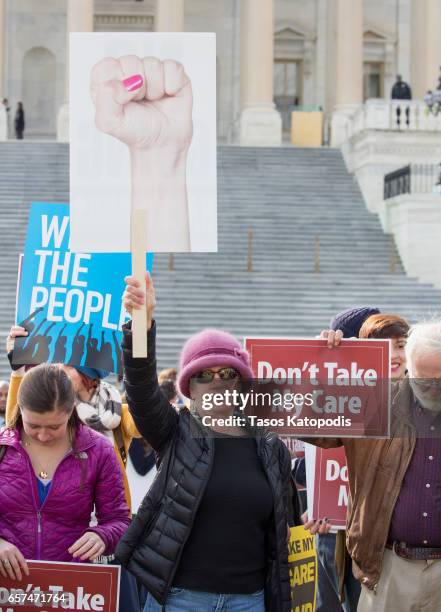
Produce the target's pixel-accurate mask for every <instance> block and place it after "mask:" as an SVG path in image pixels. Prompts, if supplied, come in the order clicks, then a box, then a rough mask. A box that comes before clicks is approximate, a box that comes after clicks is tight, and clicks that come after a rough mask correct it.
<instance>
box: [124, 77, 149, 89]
mask: <svg viewBox="0 0 441 612" xmlns="http://www.w3.org/2000/svg"><path fill="white" fill-rule="evenodd" d="M143 83H144V79H143V78H142V76H141V75H140V74H134V75H133V76H131V77H128V78H127V79H124V81H123V85H124V87H125V88H126V89H127V91H136V90H137V89H139V88H140V87H142V84H143Z"/></svg>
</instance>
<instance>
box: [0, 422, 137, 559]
mask: <svg viewBox="0 0 441 612" xmlns="http://www.w3.org/2000/svg"><path fill="white" fill-rule="evenodd" d="M0 445H5V446H6V447H7V449H6V453H5V455H4V457H3V459H2V460H1V462H0V538H3V539H4V540H7V541H8V542H11V543H12V544H15V546H17V548H19V549H20V551H21V552H22V554H23V555H24V557H25V558H26V559H35V560H38V559H40V560H45V561H73V560H74V559H73V558H72V556H71V555H70V554H69V553H68V552H67V549H68V548H69V547H70V546H72V544H73V543H74V542H75V541H76V540H78V538H80V537H81V536H82V535H83V534H84V533H85V532H86V531H95V532H96V533H98V534H99V535H100V536H101V538H102V539H103V541H104V542H105V544H106V551H105V554H106V555H109V554H112V553H113V551H114V549H115V547H116V544H117V542H118V540H119V539H120V537H121V536H122V534H123V533H124V532H125V530H126V529H127V526H128V525H129V509H128V506H127V503H126V500H125V496H124V485H123V477H122V473H121V467H120V465H119V463H118V460H117V458H116V455H115V451H114V449H113V446H112V444H111V443H110V442H109V441H108V440H107V439H106V438H105V437H104V436H102V435H101V434H99V433H96V432H95V431H93V430H92V429H89V428H88V427H85V426H83V425H80V426H79V427H78V429H77V434H76V439H75V444H74V446H75V452H73V451H71V452H70V453H69V454H68V455H66V457H65V458H64V459H63V460H62V461H61V463H60V465H59V466H58V468H57V470H56V472H55V474H54V478H53V480H52V485H51V488H50V490H49V493H48V495H47V497H46V500H45V501H44V503H43V505H42V506H41V507H40V501H39V498H38V490H37V481H36V477H35V475H34V472H33V469H32V465H31V462H30V460H29V456H28V454H27V453H26V451H25V450H24V449H23V448H22V446H21V444H20V432H19V431H18V430H15V429H0ZM94 505H95V512H96V517H97V520H98V525H96V526H95V527H89V521H90V515H91V512H92V510H93V509H94ZM75 561H78V559H75Z"/></svg>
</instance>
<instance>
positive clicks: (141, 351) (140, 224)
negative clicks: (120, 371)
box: [130, 209, 147, 357]
mask: <svg viewBox="0 0 441 612" xmlns="http://www.w3.org/2000/svg"><path fill="white" fill-rule="evenodd" d="M130 244H131V253H132V275H133V276H134V277H135V278H136V280H137V281H138V282H139V283H141V286H142V287H145V255H146V244H147V237H146V211H145V210H141V209H136V210H133V211H132V218H131V224H130ZM132 354H133V357H147V304H143V305H142V306H141V308H137V309H136V310H135V309H134V310H133V312H132Z"/></svg>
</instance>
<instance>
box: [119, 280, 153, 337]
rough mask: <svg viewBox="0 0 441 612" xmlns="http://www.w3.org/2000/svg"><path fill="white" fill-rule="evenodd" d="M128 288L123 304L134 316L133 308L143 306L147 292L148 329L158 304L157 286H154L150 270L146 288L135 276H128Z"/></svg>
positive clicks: (124, 294)
mask: <svg viewBox="0 0 441 612" xmlns="http://www.w3.org/2000/svg"><path fill="white" fill-rule="evenodd" d="M124 280H125V282H126V289H125V291H124V293H123V297H122V300H123V305H124V308H125V309H126V310H127V312H128V313H129V314H130V316H132V314H133V309H135V310H136V309H138V308H141V307H142V306H143V305H144V304H145V303H146V292H147V308H146V312H147V329H150V328H151V326H152V320H153V312H154V310H155V306H156V295H155V288H154V286H153V281H152V277H151V276H150V274H149V273H148V272H146V273H145V289H146V291H144V289H143V288H142V287H141V284H140V283H139V282H138V281H137V280H136V278H134V277H133V276H126V278H125V279H124Z"/></svg>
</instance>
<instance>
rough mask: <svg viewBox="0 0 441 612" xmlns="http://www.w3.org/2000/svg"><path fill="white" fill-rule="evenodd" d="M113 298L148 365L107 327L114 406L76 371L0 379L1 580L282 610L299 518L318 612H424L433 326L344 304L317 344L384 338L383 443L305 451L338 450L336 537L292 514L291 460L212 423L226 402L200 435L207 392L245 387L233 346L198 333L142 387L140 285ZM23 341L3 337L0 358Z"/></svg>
mask: <svg viewBox="0 0 441 612" xmlns="http://www.w3.org/2000/svg"><path fill="white" fill-rule="evenodd" d="M123 302H124V306H125V307H126V309H127V310H128V312H129V313H131V312H132V311H133V309H136V308H139V307H140V306H141V305H143V304H146V307H147V308H146V310H147V329H148V342H147V344H148V356H147V357H146V358H143V359H139V358H138V359H136V358H133V356H132V331H131V323H130V322H129V323H127V324H126V325H125V326H124V328H123V340H122V354H123V368H124V379H123V380H124V397H121V395H120V394H119V391H118V390H117V389H116V387H114V386H112V385H110V384H109V383H107V382H106V381H105V380H104V378H105V374H106V373H105V372H102V371H99V370H94V369H91V368H85V367H81V366H71V365H69V366H66V365H62V364H47V363H43V364H40V365H38V366H22V367H21V368H19V369H17V368H16V369H14V370H13V371H12V373H11V379H10V382H9V383H8V382H6V381H1V382H0V419H1V421H0V424H1V423H3V424H4V427H3V428H2V429H0V480H1V483H2V486H1V487H0V574H1V576H3V577H4V578H7V577H9V578H10V579H13V580H20V579H21V578H22V577H23V576H24V575H27V574H28V566H27V561H26V560H27V559H42V560H48V561H67V562H69V561H76V562H78V561H80V562H95V563H114V564H119V565H120V566H121V585H120V588H121V597H120V610H121V611H124V612H128V611H130V612H141V611H144V612H148V611H152V612H153V611H155V610H158V611H160V610H163V609H165V610H167V611H168V612H177V611H186V612H188V611H190V610H191V611H201V612H202V611H205V610H207V611H208V610H231V611H232V612H234V611H239V610H240V611H241V612H245V611H247V610H249V611H256V612H258V611H259V610H261V611H264V610H267V611H277V612H279V611H280V612H285V611H286V612H288V611H290V610H291V587H290V572H289V564H288V546H287V543H288V539H289V528H290V527H291V526H294V525H299V524H302V522H303V523H304V524H305V528H306V529H310V530H311V532H312V533H313V534H316V544H317V551H318V560H319V562H318V595H317V610H319V611H320V612H334V611H335V612H340V611H341V610H342V609H343V610H345V612H353V611H355V610H359V612H370V611H372V612H383V611H384V612H394V611H397V612H398V611H399V612H417V611H421V612H423V611H424V612H435V611H436V610H438V608H439V594H440V587H439V584H440V580H441V534H440V530H439V525H438V522H437V517H438V512H439V500H440V499H441V482H440V479H439V469H438V462H439V460H440V457H441V443H440V437H439V429H440V428H441V322H439V321H432V322H428V323H420V324H417V325H415V326H413V327H412V328H410V326H409V324H408V322H407V321H406V320H405V319H403V318H402V317H399V316H397V315H394V314H388V313H386V314H385V313H380V312H379V311H378V309H375V308H370V307H364V308H351V309H349V310H347V311H344V312H342V313H340V314H339V315H337V316H336V317H335V318H334V319H333V321H332V324H331V326H330V329H329V330H325V331H323V332H322V333H321V337H322V338H324V339H326V340H327V344H328V346H329V348H331V349H332V350H333V351H339V350H340V349H339V345H340V344H341V340H342V338H354V337H359V338H386V339H390V340H391V378H392V394H391V396H392V408H391V416H390V419H391V437H390V438H387V439H359V438H358V439H355V438H341V439H340V438H329V437H328V438H326V437H325V438H308V439H307V440H306V441H307V442H309V443H312V444H315V445H318V446H321V447H323V448H331V447H337V446H342V445H343V446H344V449H345V452H346V460H347V466H348V476H349V503H348V513H347V524H346V531H340V532H339V533H338V534H337V535H336V534H333V533H330V525H329V523H328V521H327V519H326V517H312V516H311V515H310V513H308V509H307V508H306V507H305V504H304V502H302V500H301V499H300V498H299V495H298V491H297V486H296V483H297V485H299V486H302V485H303V486H304V485H305V470H304V465H302V464H303V460H302V459H298V460H297V461H295V462H294V469H293V461H292V457H291V455H290V452H289V451H288V449H287V447H286V446H285V445H284V443H283V442H282V441H281V440H280V439H279V437H278V436H277V435H275V434H274V432H271V431H268V430H266V429H263V428H260V427H255V426H251V425H250V424H249V422H247V420H246V419H245V420H244V422H241V423H240V424H238V423H237V422H236V421H228V419H227V417H229V416H232V415H233V411H234V407H232V406H231V405H229V404H227V403H219V404H218V405H215V404H214V405H213V406H212V410H213V411H214V413H215V415H216V417H218V418H219V420H218V421H217V422H215V421H214V422H213V423H214V424H213V425H212V426H211V427H207V426H206V425H204V424H203V421H202V416H203V405H202V398H203V396H204V395H205V394H206V393H217V392H219V393H221V392H224V391H225V390H229V391H234V390H239V389H240V388H241V385H242V384H243V383H244V381H247V380H251V379H253V372H252V370H251V367H250V358H249V355H248V353H247V352H246V351H245V350H244V349H243V348H242V346H241V345H240V343H239V341H238V340H237V339H236V338H235V337H233V336H232V335H231V334H229V333H226V332H224V331H220V330H215V329H207V330H203V331H201V332H199V333H197V334H195V335H194V336H192V337H191V338H189V339H188V341H187V342H186V343H185V345H184V347H183V349H182V353H181V358H180V367H179V370H178V371H176V370H171V369H169V370H167V371H164V372H162V373H161V375H160V376H159V377H158V374H157V368H156V323H155V320H154V310H155V307H156V297H155V290H154V287H153V283H152V280H151V277H150V275H149V274H146V284H145V287H142V286H141V285H140V284H139V283H138V282H137V281H136V280H135V279H134V278H132V277H128V278H127V279H126V290H125V293H124V296H123ZM293 333H295V330H293ZM26 334H27V331H26V329H24V328H23V327H19V326H13V327H12V328H11V331H10V335H9V338H8V343H7V346H8V351H9V352H10V350H13V343H14V340H15V338H17V337H20V336H25V335H26ZM9 356H11V355H9ZM15 367H16V366H15ZM222 419H223V420H222ZM231 423H233V424H231ZM129 457H130V459H131V461H132V463H133V466H134V469H135V470H136V472H137V473H138V474H139V475H141V476H145V475H146V474H147V473H148V472H151V471H152V470H153V471H154V474H155V476H154V478H153V479H151V480H150V481H149V487H146V491H145V497H144V499H143V500H142V503H141V504H140V505H139V508H138V507H137V508H136V512H135V513H133V512H132V507H131V504H132V500H131V495H130V487H129V484H128V479H127V474H126V468H127V463H128V459H129Z"/></svg>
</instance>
